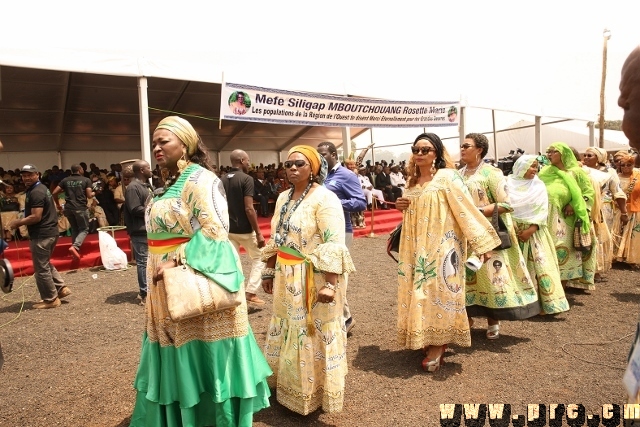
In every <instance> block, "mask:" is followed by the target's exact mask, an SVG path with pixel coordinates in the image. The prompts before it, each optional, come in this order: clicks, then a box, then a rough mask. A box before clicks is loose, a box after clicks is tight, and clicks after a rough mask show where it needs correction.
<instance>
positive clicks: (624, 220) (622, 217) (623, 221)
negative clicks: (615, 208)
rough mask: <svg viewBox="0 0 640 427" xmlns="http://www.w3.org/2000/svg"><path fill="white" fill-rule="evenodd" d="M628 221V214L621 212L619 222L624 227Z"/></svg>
mask: <svg viewBox="0 0 640 427" xmlns="http://www.w3.org/2000/svg"><path fill="white" fill-rule="evenodd" d="M628 222H629V214H628V213H623V214H621V215H620V223H621V224H622V226H623V227H624V226H625V225H627V223H628Z"/></svg>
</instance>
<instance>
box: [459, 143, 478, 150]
mask: <svg viewBox="0 0 640 427" xmlns="http://www.w3.org/2000/svg"><path fill="white" fill-rule="evenodd" d="M467 148H476V147H474V146H473V145H471V144H462V145H461V146H460V149H461V150H466V149H467Z"/></svg>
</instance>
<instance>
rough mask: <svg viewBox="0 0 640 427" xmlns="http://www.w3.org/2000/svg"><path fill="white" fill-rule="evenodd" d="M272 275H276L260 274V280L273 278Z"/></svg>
mask: <svg viewBox="0 0 640 427" xmlns="http://www.w3.org/2000/svg"><path fill="white" fill-rule="evenodd" d="M274 277H276V276H272V275H270V274H265V275H263V276H262V280H267V279H273V278H274Z"/></svg>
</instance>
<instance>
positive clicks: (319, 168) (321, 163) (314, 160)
mask: <svg viewBox="0 0 640 427" xmlns="http://www.w3.org/2000/svg"><path fill="white" fill-rule="evenodd" d="M293 153H300V154H302V155H303V156H305V157H306V158H307V160H308V161H309V164H310V165H311V173H313V175H314V176H317V177H318V179H319V183H320V184H322V183H323V182H324V179H325V178H326V177H327V169H328V168H329V166H328V165H327V161H326V160H325V159H324V157H322V156H321V155H320V153H318V150H316V149H315V148H313V147H310V146H308V145H296V146H295V147H292V148H291V149H290V150H289V153H288V154H287V157H288V156H290V155H291V154H293Z"/></svg>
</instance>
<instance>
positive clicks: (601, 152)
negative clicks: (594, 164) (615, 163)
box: [585, 147, 607, 165]
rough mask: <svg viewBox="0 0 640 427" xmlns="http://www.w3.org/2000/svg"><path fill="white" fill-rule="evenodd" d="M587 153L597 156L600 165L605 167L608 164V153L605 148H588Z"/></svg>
mask: <svg viewBox="0 0 640 427" xmlns="http://www.w3.org/2000/svg"><path fill="white" fill-rule="evenodd" d="M585 151H586V152H587V153H591V154H595V156H596V158H597V159H598V163H600V164H602V165H604V164H605V163H606V162H607V152H606V151H605V149H604V148H600V147H587V149H586V150H585Z"/></svg>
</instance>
